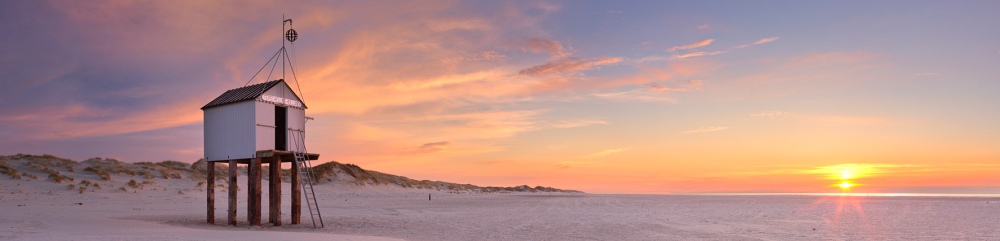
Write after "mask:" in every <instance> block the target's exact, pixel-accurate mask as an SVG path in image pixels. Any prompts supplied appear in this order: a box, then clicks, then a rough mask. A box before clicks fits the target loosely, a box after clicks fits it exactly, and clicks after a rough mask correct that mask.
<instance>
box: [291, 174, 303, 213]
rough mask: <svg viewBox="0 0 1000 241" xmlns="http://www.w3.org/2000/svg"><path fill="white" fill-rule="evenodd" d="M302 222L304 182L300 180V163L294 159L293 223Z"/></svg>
mask: <svg viewBox="0 0 1000 241" xmlns="http://www.w3.org/2000/svg"><path fill="white" fill-rule="evenodd" d="M299 223H302V183H301V182H300V181H299V163H298V162H296V161H294V160H293V161H292V224H299Z"/></svg>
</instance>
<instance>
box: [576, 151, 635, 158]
mask: <svg viewBox="0 0 1000 241" xmlns="http://www.w3.org/2000/svg"><path fill="white" fill-rule="evenodd" d="M625 150H628V148H614V149H607V150H602V151H599V152H594V153H590V154H587V155H583V156H580V158H584V159H594V158H601V157H605V156H610V155H613V154H617V153H619V152H623V151H625Z"/></svg>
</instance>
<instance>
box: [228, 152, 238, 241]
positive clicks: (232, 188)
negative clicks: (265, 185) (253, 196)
mask: <svg viewBox="0 0 1000 241" xmlns="http://www.w3.org/2000/svg"><path fill="white" fill-rule="evenodd" d="M237 188H239V186H237V185H236V160H229V211H228V212H229V215H228V216H229V225H233V226H236V190H237Z"/></svg>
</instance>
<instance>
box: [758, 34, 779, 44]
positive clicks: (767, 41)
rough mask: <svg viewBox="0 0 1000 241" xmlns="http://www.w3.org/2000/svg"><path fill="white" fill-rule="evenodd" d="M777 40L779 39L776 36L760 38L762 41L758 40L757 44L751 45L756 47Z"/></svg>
mask: <svg viewBox="0 0 1000 241" xmlns="http://www.w3.org/2000/svg"><path fill="white" fill-rule="evenodd" d="M778 39H779V37H778V36H774V37H768V38H762V39H760V40H757V42H753V44H754V45H758V44H766V43H770V42H774V41H776V40H778Z"/></svg>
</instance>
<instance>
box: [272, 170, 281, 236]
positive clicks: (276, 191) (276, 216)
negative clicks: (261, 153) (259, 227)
mask: <svg viewBox="0 0 1000 241" xmlns="http://www.w3.org/2000/svg"><path fill="white" fill-rule="evenodd" d="M270 167H271V181H270V182H269V184H271V189H270V192H271V196H270V198H271V203H270V207H271V217H272V220H271V223H273V224H274V226H281V158H278V157H272V158H271V164H270Z"/></svg>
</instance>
